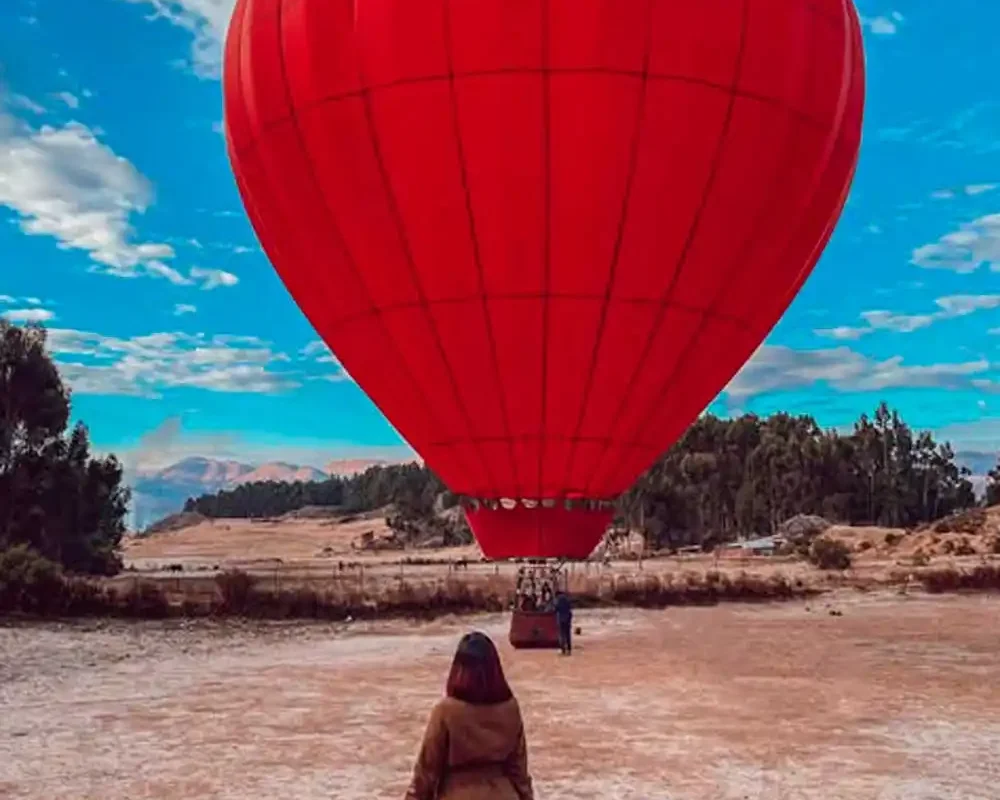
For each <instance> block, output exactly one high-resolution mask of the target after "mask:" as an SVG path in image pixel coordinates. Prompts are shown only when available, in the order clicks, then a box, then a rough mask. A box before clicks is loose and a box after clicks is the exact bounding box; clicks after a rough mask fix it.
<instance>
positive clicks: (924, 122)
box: [875, 100, 1000, 155]
mask: <svg viewBox="0 0 1000 800" xmlns="http://www.w3.org/2000/svg"><path fill="white" fill-rule="evenodd" d="M998 112H1000V104H998V103H997V102H996V101H992V100H984V101H981V102H978V103H974V104H973V105H971V106H967V107H964V108H959V109H955V110H954V111H952V112H951V113H947V112H942V113H940V114H938V115H935V116H933V117H920V118H916V119H913V120H910V121H907V122H901V123H897V124H895V125H888V126H885V127H883V128H880V129H878V130H877V131H876V132H875V135H876V138H878V139H879V140H881V141H883V142H897V143H898V142H905V143H910V144H917V145H921V146H924V147H929V148H932V149H938V150H954V151H961V152H971V153H973V154H975V155H988V154H991V153H995V152H997V151H998V150H1000V136H998V132H1000V131H998V129H1000V113H998Z"/></svg>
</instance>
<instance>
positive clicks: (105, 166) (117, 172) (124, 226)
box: [0, 97, 236, 288]
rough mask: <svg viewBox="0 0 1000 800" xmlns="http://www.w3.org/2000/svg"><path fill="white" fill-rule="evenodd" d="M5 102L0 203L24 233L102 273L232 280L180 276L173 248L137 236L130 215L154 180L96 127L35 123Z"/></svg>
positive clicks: (145, 200) (188, 281)
mask: <svg viewBox="0 0 1000 800" xmlns="http://www.w3.org/2000/svg"><path fill="white" fill-rule="evenodd" d="M3 103H4V98H3V97H0V205H2V206H7V207H8V208H11V209H12V210H13V211H14V212H15V213H16V214H17V215H18V217H19V218H20V227H21V230H22V231H23V232H24V233H26V234H29V235H36V236H51V237H53V238H54V239H56V241H57V242H58V247H59V248H60V249H63V250H81V251H83V252H85V253H87V254H88V256H89V257H90V260H91V261H92V262H93V266H92V267H91V271H93V272H98V273H102V274H105V275H112V276H115V277H119V278H137V277H141V276H148V277H155V278H162V279H165V280H168V281H170V282H171V283H173V284H176V285H179V286H194V285H201V286H203V287H206V288H208V287H209V285H211V288H214V287H215V286H232V285H234V284H235V283H236V281H235V276H232V275H231V274H230V273H221V271H220V270H201V269H198V268H196V269H193V270H190V271H189V273H188V274H187V275H185V274H183V273H182V272H180V271H178V270H177V269H175V268H174V267H172V266H170V265H169V264H168V263H167V262H168V261H169V260H171V259H173V258H174V256H175V252H174V249H173V247H171V246H170V245H169V244H167V243H166V242H156V241H142V240H141V239H139V238H138V237H137V235H136V232H135V230H134V229H133V227H132V218H133V216H134V215H140V214H142V213H143V212H145V211H146V209H147V208H148V207H149V205H150V204H151V203H152V200H153V187H152V184H151V183H150V182H149V180H148V179H147V178H146V177H145V176H144V175H142V173H140V172H139V170H137V169H136V168H135V166H134V165H133V164H132V163H131V162H130V161H128V160H127V159H125V158H123V157H122V156H120V155H118V154H117V153H115V152H114V151H113V150H112V149H111V148H110V147H108V146H107V145H105V144H103V143H102V142H101V141H100V140H99V139H98V136H97V134H96V133H95V132H94V131H93V130H91V129H90V128H88V127H86V126H85V125H81V124H80V123H77V122H71V123H69V124H67V125H64V126H61V127H53V126H50V125H43V126H42V127H41V128H38V129H34V128H32V127H31V126H29V125H27V124H25V123H23V122H22V121H20V120H18V119H16V118H15V117H13V116H12V115H11V114H9V113H7V112H6V111H5V110H4V105H3ZM224 276H229V277H224Z"/></svg>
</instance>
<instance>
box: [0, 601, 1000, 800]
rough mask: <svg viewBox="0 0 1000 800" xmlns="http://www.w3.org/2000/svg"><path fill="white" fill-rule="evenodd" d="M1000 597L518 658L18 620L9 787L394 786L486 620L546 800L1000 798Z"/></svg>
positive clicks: (610, 642)
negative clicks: (452, 663)
mask: <svg viewBox="0 0 1000 800" xmlns="http://www.w3.org/2000/svg"><path fill="white" fill-rule="evenodd" d="M831 611H836V612H840V613H841V614H842V616H832V615H831V613H830V612H831ZM998 612H1000V601H998V600H997V599H995V598H990V597H926V596H921V597H914V596H911V597H896V596H891V595H873V594H869V595H861V594H858V593H850V594H847V595H845V594H833V595H830V596H828V597H827V598H824V599H822V600H820V601H816V602H813V603H811V604H803V603H790V604H786V605H782V606H742V605H726V606H717V607H712V608H683V609H672V610H669V611H662V612H641V611H600V612H597V611H593V612H591V611H581V612H580V613H579V623H580V625H581V626H582V628H583V636H581V637H580V638H579V639H578V642H577V645H578V647H577V649H576V652H575V654H574V656H573V657H572V658H569V659H564V658H560V657H558V656H557V655H555V654H554V653H551V652H525V651H518V652H515V651H512V650H510V648H509V647H507V646H506V644H505V642H504V641H503V640H504V638H505V637H504V634H505V629H506V619H505V618H504V617H503V616H494V617H485V618H479V619H476V620H472V621H468V620H467V621H463V622H457V621H447V620H444V621H438V622H436V623H433V624H428V625H420V626H415V625H412V624H404V623H391V624H390V623H378V624H371V625H357V624H355V625H329V624H312V625H304V624H247V623H225V624H220V623H209V622H198V623H183V622H176V621H172V622H167V623H138V624H126V623H121V622H108V623H99V624H94V623H88V624H85V625H59V624H34V625H13V626H11V625H8V626H7V627H2V628H0V707H2V708H3V714H2V715H0V796H4V797H11V798H19V799H23V800H36V799H37V800H43V798H44V800H49V798H52V797H60V798H67V800H75V799H76V798H88V799H90V798H94V800H96V799H97V798H101V800H125V799H126V798H128V800H139V799H140V798H163V799H164V800H172V799H173V798H190V797H200V798H220V799H223V800H228V799H229V798H233V799H235V798H241V799H242V798H248V799H249V798H266V797H277V798H286V797H287V798H293V797H294V798H299V799H302V800H310V798H317V799H318V798H331V797H332V798H344V799H345V800H346V799H347V798H351V799H353V798H362V797H364V798H378V799H381V798H399V797H401V796H402V793H403V788H404V786H405V783H406V780H407V777H408V772H409V769H410V764H411V759H412V757H413V754H414V751H415V748H416V746H417V742H418V741H419V736H420V734H421V732H422V728H423V724H424V721H425V719H426V714H427V712H428V710H429V708H430V705H431V704H432V703H433V702H434V700H435V698H436V697H437V696H438V695H439V693H440V691H441V686H442V683H443V680H444V675H445V671H446V668H447V665H448V662H449V659H450V656H451V653H452V649H453V647H454V645H455V643H456V641H457V638H458V637H459V635H460V634H461V633H462V632H464V631H465V630H467V629H468V628H469V627H470V625H474V626H476V627H480V628H484V629H486V630H488V631H490V632H491V633H492V634H494V635H495V637H496V638H497V640H498V641H499V642H501V645H502V655H503V658H504V662H505V665H506V667H507V670H508V673H509V676H510V679H511V682H512V684H513V686H514V688H515V691H516V692H517V694H518V696H519V697H520V699H521V703H522V705H523V706H524V710H525V714H526V721H527V726H528V733H529V741H530V757H531V766H532V770H533V772H534V774H535V776H536V780H537V784H538V796H539V797H540V798H545V799H547V800H562V799H563V798H565V799H566V800H568V799H569V798H595V800H596V798H601V799H602V800H603V799H604V798H622V799H623V800H640V798H641V800H660V799H661V798H669V800H688V799H689V798H690V800H696V799H697V800H703V798H720V799H722V800H765V799H766V800H786V799H792V798H801V799H802V800H813V798H816V799H817V800H818V799H819V798H822V799H823V800H859V799H860V798H879V799H880V800H889V799H891V800H897V799H898V800H902V798H907V800H932V798H933V800H939V799H940V798H961V799H962V800H987V798H993V797H995V786H996V781H997V779H998V778H1000V692H997V691H996V686H997V685H998V682H1000V637H998V636H997V635H996V625H995V620H996V618H997V614H998Z"/></svg>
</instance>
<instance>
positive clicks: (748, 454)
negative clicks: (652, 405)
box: [620, 403, 1000, 547]
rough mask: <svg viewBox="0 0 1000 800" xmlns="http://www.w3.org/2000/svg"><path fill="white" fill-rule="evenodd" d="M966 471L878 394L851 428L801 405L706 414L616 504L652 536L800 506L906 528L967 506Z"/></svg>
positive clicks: (685, 539) (752, 520)
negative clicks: (832, 424)
mask: <svg viewBox="0 0 1000 800" xmlns="http://www.w3.org/2000/svg"><path fill="white" fill-rule="evenodd" d="M969 477H970V473H969V470H968V469H967V468H965V467H963V466H960V465H958V464H957V463H956V461H955V453H954V451H953V450H952V448H951V446H950V445H949V444H948V443H939V442H937V441H935V439H934V437H933V435H932V434H930V433H929V432H927V431H920V432H917V431H914V430H913V429H912V428H911V427H910V426H909V425H907V424H906V422H905V421H904V420H903V418H902V417H901V416H900V415H899V413H898V412H897V411H895V410H892V409H890V408H889V407H888V406H887V405H886V404H885V403H882V404H880V405H879V406H878V408H877V409H875V412H874V415H872V416H871V417H869V416H868V415H867V414H862V415H861V417H860V418H859V419H858V420H857V421H856V422H855V423H854V426H853V429H852V430H851V431H850V433H838V432H836V431H825V430H823V429H821V428H820V426H819V425H818V424H817V423H816V421H815V420H814V419H813V418H812V417H810V416H807V415H801V416H793V415H790V414H786V413H779V414H774V415H772V416H770V417H767V418H761V417H758V416H755V415H752V414H748V415H744V416H742V417H739V418H736V419H732V420H723V419H719V418H717V417H714V416H710V415H707V416H704V417H702V418H701V419H699V420H698V421H697V422H695V423H694V424H693V425H692V426H691V427H690V428H689V429H688V430H687V432H686V433H685V434H684V436H682V437H681V439H680V440H679V441H678V442H677V443H676V444H675V445H674V446H673V447H672V448H671V449H670V450H669V451H668V452H667V453H666V454H665V455H664V456H663V457H662V458H661V459H660V460H659V461H657V463H656V464H655V465H654V466H653V468H652V469H650V470H649V471H648V472H647V473H646V474H645V475H643V476H642V478H640V479H639V481H638V482H637V483H636V484H635V486H634V487H633V488H632V490H631V491H629V492H628V493H627V494H626V495H625V496H624V497H623V498H621V500H620V508H621V512H622V517H623V520H624V522H626V523H628V524H631V525H634V526H636V527H640V528H644V529H645V530H646V531H647V534H648V535H649V536H650V537H651V538H652V539H653V541H654V542H655V543H656V544H657V545H659V546H661V547H676V546H683V545H691V544H698V543H707V542H710V541H712V540H720V541H727V540H732V539H735V538H739V537H746V536H752V535H757V534H767V533H772V532H774V531H775V530H776V529H777V527H778V525H780V523H781V522H782V521H783V520H785V519H788V518H789V517H791V516H794V515H795V514H800V513H806V514H816V515H819V516H822V517H825V518H826V519H829V520H831V521H835V522H842V523H847V524H872V525H884V526H890V527H911V526H914V525H917V524H919V523H922V522H929V521H931V520H936V519H939V518H941V517H944V516H946V515H948V514H951V513H953V512H955V511H957V510H960V509H963V508H969V507H971V506H974V505H975V504H976V498H975V494H974V491H973V486H972V482H971V481H970V480H969ZM997 477H998V478H1000V474H998V476H997Z"/></svg>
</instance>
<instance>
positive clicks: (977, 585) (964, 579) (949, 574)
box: [920, 564, 1000, 594]
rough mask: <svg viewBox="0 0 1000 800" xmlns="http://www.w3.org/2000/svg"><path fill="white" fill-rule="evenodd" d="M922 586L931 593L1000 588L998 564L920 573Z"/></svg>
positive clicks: (946, 568)
mask: <svg viewBox="0 0 1000 800" xmlns="http://www.w3.org/2000/svg"><path fill="white" fill-rule="evenodd" d="M920 580H921V582H922V583H923V585H924V588H925V589H926V590H927V591H928V592H931V593H933V594H941V593H944V592H958V591H979V592H986V591H997V590H1000V566H998V565H996V564H979V565H977V566H975V567H973V568H971V569H956V568H954V567H944V568H942V569H934V570H928V571H926V572H924V573H922V574H921V575H920Z"/></svg>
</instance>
